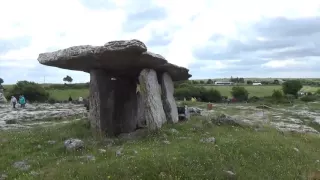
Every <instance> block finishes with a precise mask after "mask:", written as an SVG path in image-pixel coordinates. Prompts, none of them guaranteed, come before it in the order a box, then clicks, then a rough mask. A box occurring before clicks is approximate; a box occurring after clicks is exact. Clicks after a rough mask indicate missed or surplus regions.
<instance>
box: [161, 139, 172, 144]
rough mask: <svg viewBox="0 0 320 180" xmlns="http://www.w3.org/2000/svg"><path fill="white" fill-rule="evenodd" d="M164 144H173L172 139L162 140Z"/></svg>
mask: <svg viewBox="0 0 320 180" xmlns="http://www.w3.org/2000/svg"><path fill="white" fill-rule="evenodd" d="M162 142H163V143H164V144H171V143H170V141H166V140H165V141H162Z"/></svg>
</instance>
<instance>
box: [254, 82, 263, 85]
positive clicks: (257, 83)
mask: <svg viewBox="0 0 320 180" xmlns="http://www.w3.org/2000/svg"><path fill="white" fill-rule="evenodd" d="M252 85H254V86H260V85H262V84H261V83H259V82H255V83H252Z"/></svg>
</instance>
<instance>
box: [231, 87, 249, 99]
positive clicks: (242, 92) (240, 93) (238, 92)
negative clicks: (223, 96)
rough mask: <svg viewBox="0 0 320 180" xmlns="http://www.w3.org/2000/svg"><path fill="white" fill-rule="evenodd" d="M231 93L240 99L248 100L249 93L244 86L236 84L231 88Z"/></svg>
mask: <svg viewBox="0 0 320 180" xmlns="http://www.w3.org/2000/svg"><path fill="white" fill-rule="evenodd" d="M231 95H232V96H233V97H234V98H236V99H237V100H238V101H246V100H248V96H249V93H248V91H247V90H246V88H244V87H241V86H234V87H232V89H231Z"/></svg>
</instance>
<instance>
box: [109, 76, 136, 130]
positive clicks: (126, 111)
mask: <svg viewBox="0 0 320 180" xmlns="http://www.w3.org/2000/svg"><path fill="white" fill-rule="evenodd" d="M114 82H115V92H114V96H115V101H114V103H115V104H114V112H113V113H114V114H113V122H114V124H115V126H116V130H115V134H120V133H129V132H132V131H134V130H135V129H136V127H137V123H138V121H137V108H138V107H137V106H138V105H137V103H138V101H137V94H136V89H137V84H136V80H135V79H134V78H117V80H115V81H114Z"/></svg>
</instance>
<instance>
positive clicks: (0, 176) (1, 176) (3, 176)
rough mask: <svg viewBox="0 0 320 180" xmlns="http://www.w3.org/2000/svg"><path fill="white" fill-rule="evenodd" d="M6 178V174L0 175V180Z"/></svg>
mask: <svg viewBox="0 0 320 180" xmlns="http://www.w3.org/2000/svg"><path fill="white" fill-rule="evenodd" d="M7 178H8V175H6V174H1V175H0V180H6V179H7Z"/></svg>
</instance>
